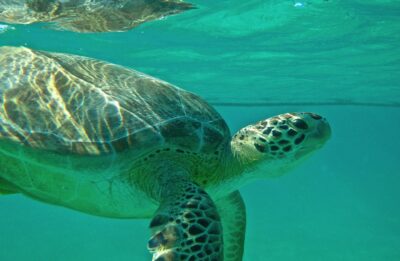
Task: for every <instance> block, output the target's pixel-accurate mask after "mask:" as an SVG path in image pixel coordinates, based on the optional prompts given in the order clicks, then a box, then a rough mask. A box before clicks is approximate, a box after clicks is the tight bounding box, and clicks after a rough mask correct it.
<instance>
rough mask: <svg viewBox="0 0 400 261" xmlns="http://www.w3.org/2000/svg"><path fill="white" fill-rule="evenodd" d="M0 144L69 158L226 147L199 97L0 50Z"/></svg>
mask: <svg viewBox="0 0 400 261" xmlns="http://www.w3.org/2000/svg"><path fill="white" fill-rule="evenodd" d="M0 94H1V95H0V141H7V142H9V141H11V142H12V143H19V144H21V145H23V147H26V146H28V147H31V148H34V149H39V150H45V151H52V152H54V153H62V154H74V155H107V154H111V153H119V152H121V151H127V150H129V151H130V152H133V154H134V155H137V157H139V156H140V155H144V154H146V153H149V152H150V151H152V150H157V149H161V148H166V147H169V148H174V149H176V150H179V151H190V152H193V153H215V152H216V151H218V150H219V149H221V148H222V147H224V146H226V145H227V144H228V142H229V140H230V134H229V129H228V127H227V125H226V123H225V121H224V120H223V119H222V118H221V116H220V115H219V114H218V113H217V112H216V111H215V110H214V109H213V108H212V107H211V106H210V105H208V104H207V103H206V102H205V101H203V100H202V99H201V98H199V97H198V96H196V95H194V94H192V93H190V92H187V91H184V90H182V89H179V88H177V87H175V86H173V85H171V84H169V83H166V82H164V81H161V80H158V79H155V78H153V77H150V76H148V75H145V74H143V73H140V72H137V71H134V70H130V69H127V68H124V67H121V66H117V65H114V64H110V63H106V62H102V61H98V60H94V59H89V58H85V57H80V56H75V55H67V54H59V53H48V52H41V51H34V50H31V49H27V48H23V47H1V48H0Z"/></svg>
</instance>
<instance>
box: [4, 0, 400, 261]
mask: <svg viewBox="0 0 400 261" xmlns="http://www.w3.org/2000/svg"><path fill="white" fill-rule="evenodd" d="M192 2H194V3H195V4H196V5H197V6H198V9H196V10H193V11H190V12H187V13H184V14H181V15H177V16H173V17H169V18H167V19H165V20H161V21H155V22H151V23H148V24H145V25H143V26H141V27H139V28H137V29H135V30H133V31H130V32H127V33H109V34H83V35H82V34H75V33H69V32H56V31H50V30H46V29H45V28H43V25H33V26H15V30H9V31H7V32H5V33H3V34H0V45H13V46H21V45H23V46H28V47H32V48H35V49H42V50H48V51H58V52H67V53H74V54H80V55H85V56H90V57H96V58H100V59H104V60H107V61H111V62H114V63H117V64H122V65H125V66H128V67H131V68H135V69H137V70H140V71H143V72H146V73H149V74H151V75H154V76H157V77H159V78H161V79H164V80H167V81H169V82H171V83H174V84H176V85H178V86H180V87H182V88H184V89H187V90H190V91H193V92H195V93H198V94H200V95H201V96H202V97H204V98H205V99H206V100H208V101H209V102H211V103H212V104H214V105H216V108H217V109H218V111H219V112H220V113H221V114H222V115H223V116H224V117H225V119H226V120H227V122H228V124H229V126H230V127H231V130H232V132H234V131H236V130H238V129H239V128H241V127H243V126H244V125H247V124H249V123H252V122H254V121H257V120H260V119H263V118H267V117H270V116H272V115H274V114H278V113H282V112H287V111H313V112H317V113H319V114H321V115H324V116H326V117H327V118H328V120H329V121H330V122H331V125H332V129H333V136H332V139H331V140H330V142H329V143H328V144H327V146H326V147H325V148H323V149H322V150H321V151H320V152H318V153H317V154H316V155H315V156H314V157H313V158H312V159H310V160H309V161H308V162H306V163H305V164H304V165H302V166H300V167H299V168H297V169H296V170H294V171H293V172H292V173H290V174H288V175H287V176H283V177H280V178H277V179H271V180H264V181H260V182H257V183H254V184H250V185H248V186H246V187H244V188H243V189H242V190H241V191H242V194H243V196H244V198H245V201H246V204H247V210H248V230H247V238H246V249H245V260H246V261H258V260H260V261H261V260H274V261H275V260H278V261H279V260H283V261H286V260H296V261H297V260H306V261H308V260H310V261H320V260H322V261H323V260H332V261H340V260H346V261H347V260H349V261H350V260H363V261H364V260H367V261H370V260H371V261H380V260H383V261H386V260H388V261H397V260H400V207H399V206H400V204H399V199H400V189H399V188H400V177H399V174H400V173H399V172H400V171H399V160H400V153H399V147H400V141H399V133H400V108H399V107H400V86H399V82H400V47H399V46H400V2H399V1H388V0H386V1H370V0H368V1H358V0H351V1H322V0H321V1H307V2H301V3H303V7H299V8H296V7H295V6H294V4H295V1H260V0H257V1H256V0H250V1H237V0H234V1H227V0H221V1H208V0H204V1H201V0H197V1H192ZM299 2H300V1H299ZM147 226H148V221H147V220H112V219H105V218H98V217H92V216H88V215H85V214H81V213H78V212H74V211H71V210H67V209H64V208H59V207H54V206H49V205H46V204H43V203H40V202H36V201H33V200H30V199H28V198H25V197H22V196H19V195H13V196H5V197H2V198H1V199H0V260H1V261H3V260H5V261H14V260H18V261H19V260H28V261H31V260H33V261H36V260H37V261H41V260H61V261H64V260H65V261H69V260H78V261H86V260H101V261H102V260H104V261H106V260H121V261H123V260H138V261H142V260H143V261H144V260H150V256H149V254H148V253H147V251H146V248H145V245H146V242H147V239H148V236H149V231H148V230H147Z"/></svg>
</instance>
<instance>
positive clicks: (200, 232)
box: [148, 179, 223, 261]
mask: <svg viewBox="0 0 400 261" xmlns="http://www.w3.org/2000/svg"><path fill="white" fill-rule="evenodd" d="M166 187H168V189H165V190H164V192H163V193H162V194H161V198H162V200H161V204H160V208H159V210H158V211H157V213H156V215H155V216H154V218H153V219H152V221H151V224H150V228H151V229H152V233H153V236H152V238H151V239H150V240H149V242H148V248H149V250H150V251H151V252H153V253H154V254H153V261H178V260H179V261H186V260H187V261H192V260H196V261H220V260H223V242H222V227H221V223H220V218H219V215H218V213H217V209H216V206H215V204H214V202H213V201H212V200H211V198H210V197H209V196H208V194H207V193H206V192H205V191H204V190H203V189H202V188H200V187H199V186H197V185H196V184H194V183H191V182H190V181H183V180H178V179H176V180H173V179H172V180H171V181H169V182H168V183H167V184H166Z"/></svg>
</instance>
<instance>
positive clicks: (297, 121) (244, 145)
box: [231, 112, 331, 178]
mask: <svg viewBox="0 0 400 261" xmlns="http://www.w3.org/2000/svg"><path fill="white" fill-rule="evenodd" d="M330 136H331V129H330V126H329V124H328V122H327V121H326V119H325V118H323V117H321V116H319V115H317V114H314V113H308V112H300V113H285V114H281V115H277V116H274V117H271V118H269V119H266V120H263V121H259V122H257V123H255V124H252V125H249V126H246V127H245V128H243V129H241V130H239V131H238V132H237V133H236V134H235V135H234V137H233V139H232V142H231V146H232V151H233V153H234V155H235V158H236V159H237V160H238V161H239V162H240V163H241V165H243V166H244V169H245V172H247V173H248V174H250V175H251V176H254V177H257V178H260V177H272V176H280V175H282V174H284V173H285V172H287V171H288V170H290V169H291V168H293V167H295V166H296V165H297V164H298V163H300V162H301V161H303V160H304V159H306V158H307V157H308V156H310V155H311V154H312V153H313V152H315V151H316V150H318V149H319V148H321V147H322V146H323V145H324V144H325V142H326V141H327V140H328V139H329V137H330Z"/></svg>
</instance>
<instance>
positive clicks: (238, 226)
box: [216, 191, 246, 261]
mask: <svg viewBox="0 0 400 261" xmlns="http://www.w3.org/2000/svg"><path fill="white" fill-rule="evenodd" d="M216 204H217V208H218V213H219V214H220V217H221V221H222V226H223V228H224V261H242V258H243V249H244V239H245V234H246V206H245V205H244V201H243V199H242V196H241V195H240V193H239V191H235V192H232V193H231V194H229V195H228V196H226V197H224V198H222V199H220V200H218V201H217V202H216Z"/></svg>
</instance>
